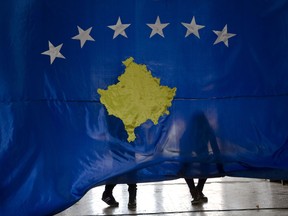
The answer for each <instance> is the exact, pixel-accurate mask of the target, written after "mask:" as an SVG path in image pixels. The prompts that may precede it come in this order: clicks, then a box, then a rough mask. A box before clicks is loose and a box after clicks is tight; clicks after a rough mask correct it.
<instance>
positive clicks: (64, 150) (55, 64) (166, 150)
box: [0, 0, 288, 216]
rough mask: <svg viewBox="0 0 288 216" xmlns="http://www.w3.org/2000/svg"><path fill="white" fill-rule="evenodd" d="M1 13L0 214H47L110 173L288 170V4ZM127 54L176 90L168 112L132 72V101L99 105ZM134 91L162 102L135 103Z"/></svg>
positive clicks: (163, 1) (128, 5) (80, 5)
mask: <svg viewBox="0 0 288 216" xmlns="http://www.w3.org/2000/svg"><path fill="white" fill-rule="evenodd" d="M0 24H1V29H2V31H1V33H0V47H1V49H0V89H1V91H0V99H1V104H0V191H1V195H0V215H4V216H12V215H18V214H19V212H21V215H23V216H25V215H27V216H28V215H51V214H53V213H57V212H59V211H62V210H64V209H65V208H67V207H69V206H71V205H72V204H74V203H75V202H77V201H78V200H79V199H80V198H81V197H82V196H83V195H84V194H85V193H86V192H87V191H88V190H89V189H91V188H92V187H95V186H99V185H103V184H106V183H135V182H150V181H161V180H169V179H176V178H183V177H188V178H189V177H190V178H192V177H208V178H209V177H216V176H225V175H227V176H241V177H252V178H267V179H268V178H270V179H287V176H288V115H287V113H286V112H287V110H288V73H287V70H288V1H286V0H275V1H263V0H254V1H250V0H234V1H231V0H218V1H213V0H205V1H203V0H193V1H191V0H181V1H180V0H178V1H176V0H175V1H167V0H159V1H153V0H139V1H138V0H137V1H134V0H123V1H116V0H105V1H103V0H101V1H100V0H93V1H92V0H87V1H71V2H67V1H63V0H57V1H54V0H49V1H48V0H42V1H28V0H10V1H4V2H2V3H1V8H0ZM130 57H133V58H134V62H135V63H137V65H142V66H143V67H144V69H143V71H144V72H145V74H150V75H151V77H152V78H153V80H154V82H155V83H156V84H159V86H166V87H167V88H170V89H174V88H175V89H177V90H176V91H175V95H174V96H173V97H170V99H171V101H170V102H171V103H170V104H169V105H167V107H166V108H167V109H166V110H165V109H163V106H162V104H161V103H160V101H161V100H162V99H163V97H158V98H157V97H156V95H155V94H154V93H151V92H149V88H150V86H149V87H147V85H145V83H144V80H143V83H141V82H140V84H141V85H140V86H139V85H136V84H135V83H134V80H133V79H134V78H133V79H132V78H131V81H129V79H128V82H127V83H128V84H129V86H130V85H131V86H134V87H135V88H138V89H140V91H138V92H137V91H135V92H134V91H133V89H132V96H133V97H131V98H136V103H135V101H134V100H132V99H131V100H130V97H126V96H125V94H124V93H123V91H116V93H115V95H114V96H115V98H117V101H118V99H119V101H120V102H119V103H118V102H117V103H116V100H110V101H108V106H106V105H105V104H104V103H103V101H102V96H101V95H100V94H99V91H98V90H99V89H100V91H101V90H103V91H106V90H108V89H110V88H112V87H113V86H115V85H118V87H119V86H121V85H122V87H123V89H125V88H126V87H127V85H123V83H122V82H121V79H120V76H121V75H123V74H124V72H125V70H126V69H127V68H126V66H125V64H123V61H125V60H126V59H128V58H130ZM145 66H146V68H145ZM135 67H136V66H135ZM135 73H136V72H135ZM150 75H149V76H150ZM135 76H136V75H135ZM152 78H151V79H152ZM119 83H120V84H119ZM140 87H141V88H140ZM142 88H143V91H142V90H141V89H142ZM159 88H160V87H159ZM161 89H162V87H161ZM144 93H145V94H144ZM137 94H139V95H146V96H147V95H149V98H151V100H153V101H154V102H155V101H159V103H156V105H155V106H156V107H158V108H159V109H158V108H157V109H154V111H153V109H151V110H152V111H151V110H150V111H149V112H147V113H146V112H140V113H139V112H138V113H137V112H136V110H138V109H139V108H144V109H146V108H149V106H150V102H149V103H148V102H147V101H146V102H143V103H142V102H141V103H140V102H139V100H141V99H142V96H141V97H140V96H139V95H137ZM122 99H123V100H122ZM128 99H129V100H128ZM123 101H125V102H123ZM121 102H123V103H122V104H121ZM127 105H128V107H129V109H128V108H127V111H126V112H125V110H126V106H127ZM123 106H124V107H125V109H124V110H123V109H122V108H123ZM111 107H114V108H115V110H116V111H117V110H122V114H123V113H125V115H124V119H123V118H122V117H120V115H116V114H113V113H111V112H110V110H109V108H111ZM152 108H153V107H152ZM161 109H163V110H162V111H163V112H160V115H159V116H158V117H157V118H156V119H154V120H153V118H151V116H152V115H154V114H155V113H157V112H158V111H159V110H160V111H161ZM131 114H132V115H134V116H136V117H138V116H139V115H143V116H145V118H144V120H143V121H142V122H140V123H139V124H138V125H136V122H135V121H134V120H131V122H132V123H131V122H130V123H131V125H136V126H135V128H133V130H134V131H133V132H134V134H135V139H133V141H131V140H129V133H128V132H129V130H130V129H131V128H130V123H129V124H128V123H127V124H126V123H125V122H129V121H128V120H129V118H128V117H127V116H130V115H131ZM126 120H127V121H126Z"/></svg>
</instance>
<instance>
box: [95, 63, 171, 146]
mask: <svg viewBox="0 0 288 216" xmlns="http://www.w3.org/2000/svg"><path fill="white" fill-rule="evenodd" d="M123 64H124V65H125V66H126V69H125V72H124V73H123V74H122V75H121V76H119V77H118V81H119V82H118V83H117V84H115V85H111V86H108V89H107V90H103V89H98V91H97V92H98V93H99V94H100V96H101V97H100V102H101V103H102V104H104V106H105V107H106V109H107V111H108V114H109V115H114V116H116V117H117V118H120V119H121V120H122V122H123V123H124V126H125V130H126V131H127V133H128V141H129V142H131V141H134V140H135V138H136V136H135V133H134V130H135V128H136V127H138V126H140V125H141V124H142V123H144V122H146V121H147V120H148V119H150V120H152V122H153V123H154V124H155V125H156V124H158V119H159V118H160V116H162V115H164V114H167V115H168V114H169V111H168V108H169V107H170V106H171V105H172V100H173V98H174V96H175V94H176V88H172V89H171V88H169V87H167V86H160V79H157V78H154V77H153V76H152V75H151V72H150V71H148V70H147V67H146V65H141V64H137V63H135V62H134V59H133V58H132V57H130V58H128V59H127V60H125V61H124V62H123Z"/></svg>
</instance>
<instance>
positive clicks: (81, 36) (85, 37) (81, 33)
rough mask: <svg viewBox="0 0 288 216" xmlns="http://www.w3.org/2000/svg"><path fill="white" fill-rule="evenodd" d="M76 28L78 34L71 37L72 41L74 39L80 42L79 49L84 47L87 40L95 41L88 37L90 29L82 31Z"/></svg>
mask: <svg viewBox="0 0 288 216" xmlns="http://www.w3.org/2000/svg"><path fill="white" fill-rule="evenodd" d="M77 28H78V32H79V34H78V35H76V36H74V37H72V39H75V40H80V46H81V48H82V47H83V46H84V44H85V43H86V41H87V40H89V41H95V40H94V39H93V38H92V37H91V36H90V32H91V30H92V27H91V28H89V29H87V30H85V31H84V30H83V29H81V28H80V27H79V26H77Z"/></svg>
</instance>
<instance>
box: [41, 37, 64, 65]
mask: <svg viewBox="0 0 288 216" xmlns="http://www.w3.org/2000/svg"><path fill="white" fill-rule="evenodd" d="M48 45H49V50H47V51H45V52H42V53H41V54H43V55H49V56H50V64H52V63H53V62H54V60H55V59H56V58H63V59H65V57H64V56H63V55H62V54H61V53H60V50H61V48H62V46H63V43H62V44H60V45H58V46H57V47H54V45H53V44H52V43H51V42H50V41H48Z"/></svg>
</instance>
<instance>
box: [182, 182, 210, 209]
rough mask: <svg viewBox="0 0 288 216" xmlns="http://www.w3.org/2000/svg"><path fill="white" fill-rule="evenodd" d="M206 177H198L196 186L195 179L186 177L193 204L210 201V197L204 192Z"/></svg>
mask: <svg viewBox="0 0 288 216" xmlns="http://www.w3.org/2000/svg"><path fill="white" fill-rule="evenodd" d="M206 180H207V179H206V178H205V179H198V183H197V186H195V182H194V179H193V178H192V179H188V178H185V181H186V183H187V185H188V187H189V190H190V194H191V196H192V198H193V200H192V201H191V203H192V205H196V204H200V203H205V202H208V198H207V197H206V196H205V195H204V194H203V192H202V191H203V188H204V185H205V183H206Z"/></svg>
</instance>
